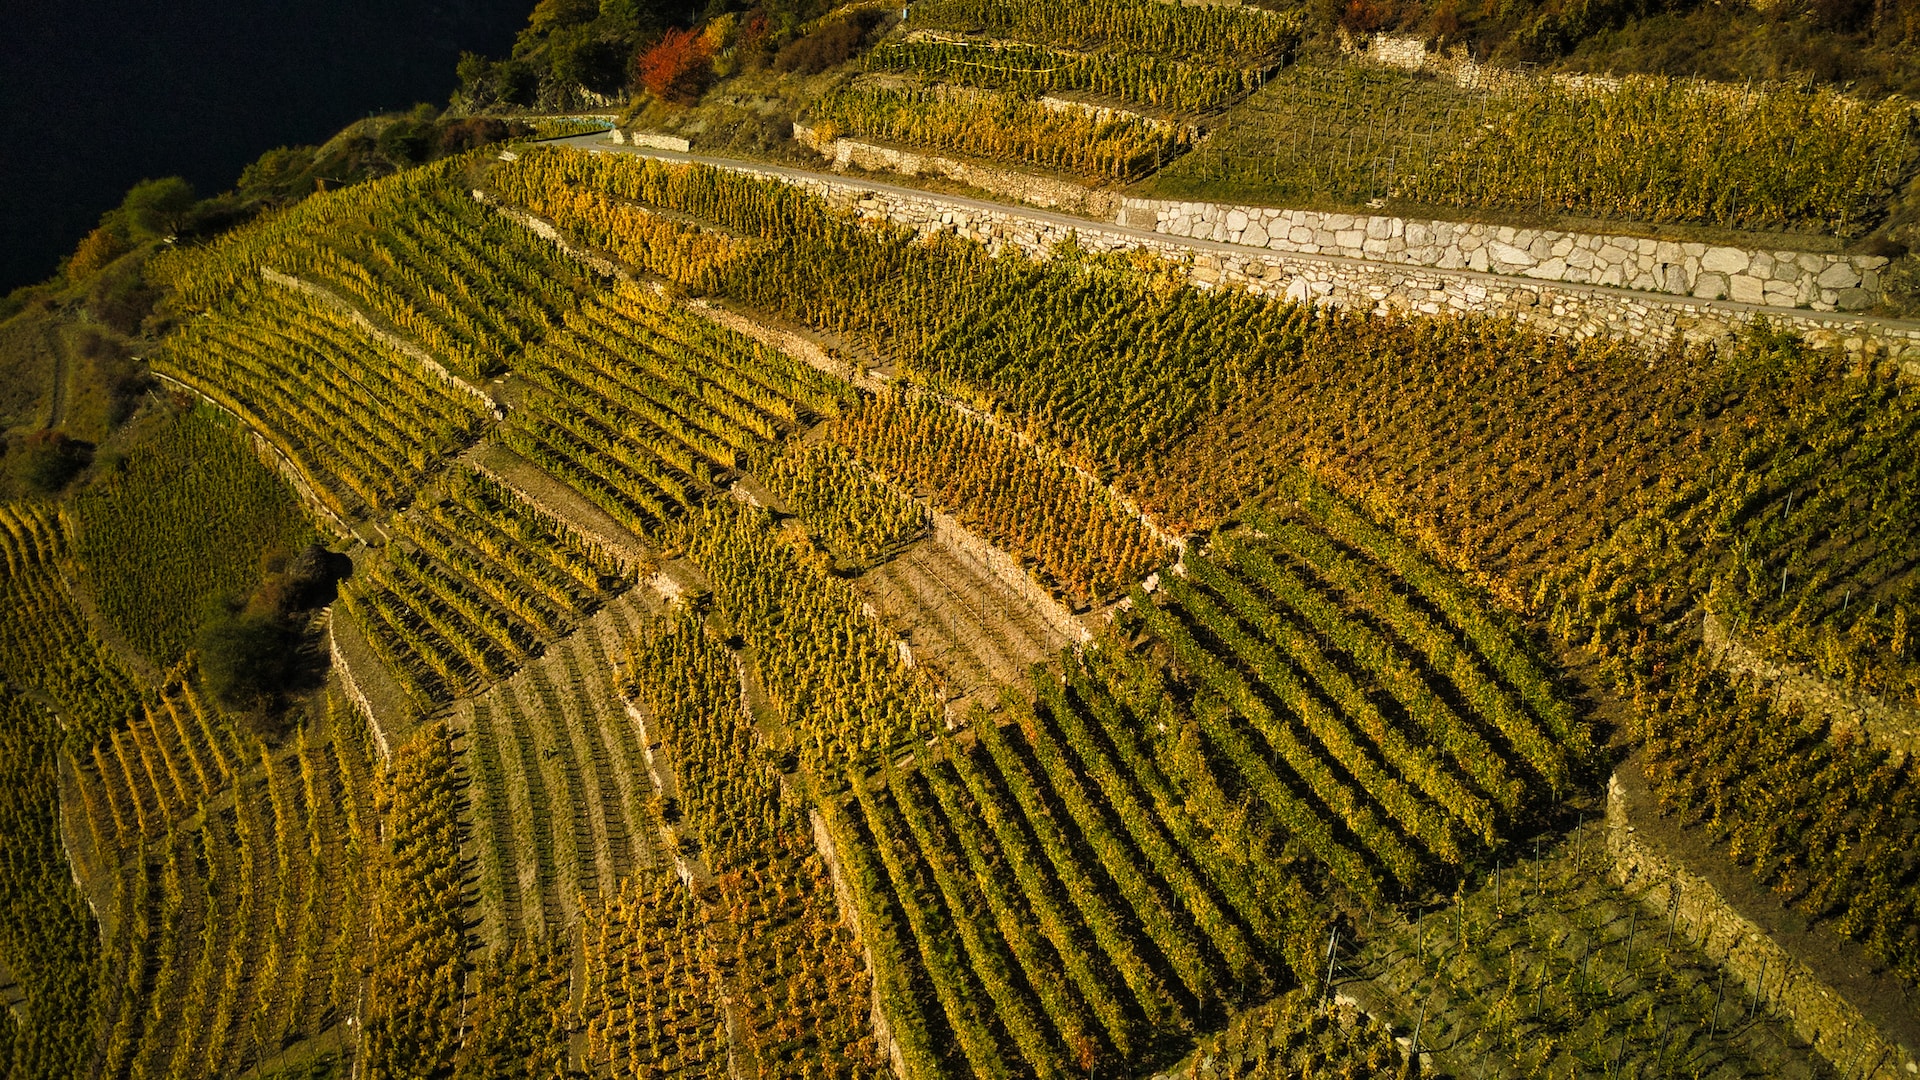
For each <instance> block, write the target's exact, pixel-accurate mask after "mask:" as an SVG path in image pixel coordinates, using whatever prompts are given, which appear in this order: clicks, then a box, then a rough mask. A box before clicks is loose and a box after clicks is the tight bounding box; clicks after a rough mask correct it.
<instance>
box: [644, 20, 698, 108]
mask: <svg viewBox="0 0 1920 1080" xmlns="http://www.w3.org/2000/svg"><path fill="white" fill-rule="evenodd" d="M712 65H713V54H712V53H711V52H710V51H709V47H708V44H707V41H706V39H705V37H704V36H703V35H701V34H700V33H699V32H698V31H695V30H669V31H667V32H666V33H665V34H664V35H662V36H661V38H660V40H659V41H656V42H654V44H653V47H652V48H649V49H648V50H647V51H646V52H643V53H641V54H640V56H639V58H638V59H637V60H636V61H635V62H634V67H635V69H636V71H635V73H636V74H637V75H638V77H639V79H640V85H642V86H644V87H646V88H647V92H648V93H650V94H652V95H653V96H654V97H657V98H659V99H661V100H662V101H672V102H678V103H682V104H685V103H689V102H692V101H693V100H694V99H696V98H698V97H699V96H700V91H702V90H704V89H706V85H707V78H708V76H710V75H711V74H712V72H713V66H712Z"/></svg>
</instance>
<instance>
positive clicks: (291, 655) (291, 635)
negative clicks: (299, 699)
mask: <svg viewBox="0 0 1920 1080" xmlns="http://www.w3.org/2000/svg"><path fill="white" fill-rule="evenodd" d="M299 646H300V634H299V631H298V629H296V628H295V627H294V625H293V624H291V623H290V622H289V621H288V620H286V619H283V618H281V617H280V616H279V615H277V614H274V613H272V612H259V613H253V614H243V615H228V616H225V617H222V618H217V619H215V620H214V621H213V622H212V623H210V624H209V625H208V626H207V628H206V629H205V630H203V631H201V634H200V675H201V678H202V679H203V680H204V681H205V682H206V686H207V690H208V691H209V692H210V693H212V694H213V696H214V698H215V699H216V700H218V701H219V702H220V703H221V704H222V705H225V706H226V707H228V708H230V709H234V710H236V711H240V712H264V711H267V710H269V709H271V708H272V707H273V705H274V704H275V703H276V702H277V701H278V700H279V698H280V696H281V694H282V693H283V692H285V691H286V690H288V689H289V688H290V684H291V683H292V681H293V679H294V676H295V674H296V673H297V672H298V664H299V660H298V653H299Z"/></svg>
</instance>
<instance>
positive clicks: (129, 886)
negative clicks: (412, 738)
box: [67, 683, 378, 1076]
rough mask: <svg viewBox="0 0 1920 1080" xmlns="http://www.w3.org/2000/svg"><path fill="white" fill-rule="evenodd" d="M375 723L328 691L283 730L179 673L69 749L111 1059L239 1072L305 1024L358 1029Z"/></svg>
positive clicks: (73, 809)
mask: <svg viewBox="0 0 1920 1080" xmlns="http://www.w3.org/2000/svg"><path fill="white" fill-rule="evenodd" d="M360 727H361V721H360V719H359V718H358V716H357V715H355V714H354V713H353V711H352V709H351V707H349V706H347V705H346V704H345V703H344V702H343V701H342V700H341V699H339V698H337V697H332V696H330V697H329V698H328V701H327V714H326V718H325V721H324V723H322V724H321V725H319V726H316V727H314V728H310V729H307V730H305V731H302V732H300V733H299V734H298V735H297V736H295V737H294V738H292V739H290V740H288V743H287V744H286V745H283V746H279V747H269V746H267V745H266V744H264V743H262V742H261V741H260V740H259V739H257V738H255V737H252V736H249V735H246V734H245V733H243V732H241V731H239V730H237V729H236V728H235V727H234V726H233V724H232V720H231V718H229V717H226V716H222V715H219V714H217V713H214V712H212V711H211V710H210V709H209V707H208V706H207V705H206V704H205V702H203V701H202V700H201V699H200V697H199V696H198V695H197V694H196V693H195V692H194V690H193V689H192V687H191V685H190V684H187V683H175V684H171V685H170V686H169V687H168V688H167V689H166V690H165V691H164V693H163V694H162V696H161V698H160V699H159V700H158V701H157V702H155V703H153V704H151V705H148V706H147V707H146V709H145V714H144V715H143V716H142V717H141V718H139V719H137V720H135V721H133V722H132V723H131V724H129V725H127V727H125V728H124V729H120V730H116V731H114V732H113V733H112V734H111V735H110V736H109V737H108V738H106V739H103V740H102V741H100V742H98V743H95V744H94V745H93V746H92V747H90V748H88V749H87V750H86V751H85V752H84V753H83V754H80V755H76V757H77V759H76V760H73V761H72V762H71V763H70V764H69V765H68V766H67V768H68V770H69V774H70V775H71V776H72V777H73V781H72V784H73V788H74V789H75V790H76V791H77V794H78V801H77V803H76V804H74V805H72V806H70V807H69V808H68V814H69V819H70V820H74V821H76V822H77V824H76V825H75V826H74V828H75V830H76V831H77V832H78V833H79V836H80V837H81V838H82V839H80V840H79V841H78V842H79V843H81V844H82V845H84V846H83V852H84V853H79V852H77V853H76V855H75V858H76V861H77V863H78V865H79V866H80V867H81V868H82V869H83V872H84V873H85V875H86V876H87V877H88V878H89V879H91V880H92V881H93V882H94V883H96V887H98V888H101V889H103V890H104V892H105V895H104V896H103V897H102V898H101V899H100V900H98V901H96V903H97V906H98V910H99V913H100V918H101V922H102V925H103V936H104V938H105V941H106V947H105V951H104V957H103V961H102V962H103V963H104V964H105V965H106V970H107V971H109V972H111V973H112V975H111V978H110V979H109V981H108V986H109V987H110V988H111V989H110V990H109V991H108V992H106V993H105V994H103V995H102V996H101V998H100V999H99V1002H98V1004H99V1008H100V1009H101V1014H102V1024H103V1031H104V1035H103V1044H102V1067H103V1068H104V1069H106V1071H107V1073H108V1075H113V1076H121V1075H166V1076H190V1075H212V1074H222V1073H236V1072H239V1071H241V1070H242V1069H245V1068H251V1067H254V1066H257V1065H259V1064H262V1063H265V1062H268V1061H270V1060H271V1059H272V1058H273V1056H274V1055H275V1054H277V1053H278V1052H279V1050H280V1049H282V1048H283V1047H285V1046H286V1045H288V1044H289V1043H292V1042H294V1041H296V1040H323V1039H332V1040H333V1045H334V1046H335V1047H336V1048H337V1047H339V1046H341V1045H343V1040H342V1033H341V1032H340V1031H339V1030H338V1025H339V1024H340V1023H341V1021H342V1019H343V1018H344V1017H345V1016H346V1015H347V1013H348V1011H349V1010H350V1009H352V1008H353V1007H354V1003H355V1002H356V1001H357V1000H358V997H359V994H360V977H359V964H360V961H361V958H362V957H363V956H364V955H365V952H364V950H365V949H366V947H367V940H368V939H367V936H366V935H367V912H368V910H369V905H370V903H371V895H370V888H371V882H370V879H369V877H368V871H367V863H366V860H365V854H366V853H367V852H369V851H371V850H372V849H373V848H374V847H375V846H376V844H377V843H378V837H377V832H376V829H377V819H376V816H375V809H374V807H373V804H372V800H371V798H370V788H369V785H370V782H371V769H372V766H371V765H370V763H369V761H368V752H367V748H366V745H365V742H364V739H363V737H362V736H361V735H360V734H358V730H359V729H360ZM310 1045H312V1044H310Z"/></svg>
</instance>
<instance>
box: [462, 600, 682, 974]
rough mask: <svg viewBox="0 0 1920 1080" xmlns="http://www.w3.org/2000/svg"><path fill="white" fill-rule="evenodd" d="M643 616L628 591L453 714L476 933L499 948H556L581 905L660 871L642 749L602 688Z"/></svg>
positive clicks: (600, 903)
mask: <svg viewBox="0 0 1920 1080" xmlns="http://www.w3.org/2000/svg"><path fill="white" fill-rule="evenodd" d="M645 619H646V616H645V614H644V613H643V612H642V611H641V610H640V609H639V608H638V607H637V606H636V602H635V600H634V598H633V597H632V595H631V594H628V595H625V596H623V597H621V598H620V599H617V600H615V601H614V602H612V603H610V604H608V605H607V606H606V607H604V608H602V609H601V610H600V611H599V612H598V613H597V614H596V615H594V616H593V617H592V618H591V619H589V620H587V621H585V622H583V623H582V624H581V625H580V627H579V629H578V630H576V631H575V632H574V633H572V634H571V635H569V636H568V637H567V638H566V639H565V640H563V641H561V642H558V643H556V644H554V645H552V646H550V647H549V648H548V649H547V651H546V653H545V654H544V655H543V656H542V657H541V658H540V659H539V660H537V661H535V662H533V663H531V664H529V665H528V666H526V667H525V668H523V669H522V670H521V671H520V672H519V673H518V674H516V675H514V676H513V677H512V678H510V679H507V680H505V681H504V682H501V683H499V684H498V685H496V686H495V687H493V688H492V689H491V690H489V691H488V692H486V693H485V694H482V695H480V696H478V697H475V698H473V699H471V700H470V701H468V702H465V703H463V704H462V706H461V707H460V708H459V709H458V710H457V711H456V717H457V720H456V722H455V724H454V729H455V731H456V732H457V733H458V734H459V735H460V736H461V740H460V744H459V748H460V752H461V757H462V767H463V769H464V771H465V773H466V775H467V776H468V777H469V778H470V780H471V783H472V786H471V788H470V789H469V790H468V792H467V795H466V818H467V826H466V831H467V835H468V837H469V840H468V845H470V847H469V850H470V852H471V854H470V855H469V857H470V858H471V859H473V860H474V862H475V864H476V866H477V882H476V884H475V886H474V888H475V891H476V892H477V898H478V901H479V907H480V911H481V925H480V927H479V929H478V935H479V937H480V939H481V940H482V941H484V942H485V943H486V944H487V945H488V946H489V947H490V948H491V949H493V950H494V951H495V952H496V953H501V952H504V951H505V950H506V949H508V948H510V947H511V946H512V945H513V944H515V943H518V942H526V941H542V940H544V941H548V942H553V941H563V940H565V938H566V935H567V934H568V932H569V930H570V928H571V927H572V926H573V924H574V922H575V920H576V919H578V918H580V914H581V910H582V906H583V905H589V906H592V907H593V908H594V910H595V911H604V910H605V909H606V908H607V905H610V904H613V903H614V902H615V900H616V897H618V896H620V895H621V894H622V891H623V890H624V889H625V888H626V885H625V884H624V883H627V882H630V881H634V882H639V881H644V880H645V879H646V878H647V877H648V875H649V872H657V871H658V870H659V869H660V867H661V862H662V859H663V856H662V855H661V853H660V852H659V850H658V849H659V844H660V840H659V835H658V832H657V828H658V825H657V821H656V814H657V810H656V809H655V808H654V805H653V793H652V790H651V788H650V786H649V784H648V781H647V778H646V762H645V755H644V748H643V745H642V741H641V737H640V735H639V733H638V732H637V731H636V730H635V727H634V725H633V723H632V722H631V721H630V720H629V719H628V718H627V716H626V713H625V712H624V710H623V709H622V708H621V705H620V701H619V698H618V697H617V695H616V694H615V692H614V686H613V681H612V680H613V664H614V658H615V657H618V656H622V655H624V652H625V649H626V646H627V643H629V642H631V641H632V640H633V639H634V637H635V635H636V634H637V633H639V632H640V626H641V625H642V623H643V622H644V621H645ZM629 900H632V898H631V897H629ZM635 902H637V901H635Z"/></svg>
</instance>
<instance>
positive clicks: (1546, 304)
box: [599, 150, 1920, 377]
mask: <svg viewBox="0 0 1920 1080" xmlns="http://www.w3.org/2000/svg"><path fill="white" fill-rule="evenodd" d="M599 152H601V153H605V152H607V151H604V150H602V151H599ZM702 163H703V164H707V165H710V166H712V167H716V168H723V169H727V170H729V171H733V172H740V173H746V174H749V175H755V176H760V177H764V178H766V179H769V180H776V181H779V182H781V183H785V184H790V185H792V186H795V187H798V188H801V189H803V190H806V191H810V192H813V193H814V194H816V195H819V196H820V197H821V198H823V199H824V200H825V201H826V202H827V203H828V204H829V205H831V206H835V207H839V208H841V209H843V210H846V211H848V212H850V213H853V214H855V215H856V216H858V217H860V218H862V219H865V220H870V221H884V222H887V223H890V224H893V225H899V226H904V227H907V228H911V229H913V230H915V231H916V232H919V233H920V234H921V235H925V236H931V235H936V234H948V235H954V236H959V237H962V238H964V239H968V240H973V241H976V242H978V243H981V244H985V245H986V246H987V247H988V248H990V249H991V250H995V251H1002V250H1008V249H1012V250H1018V251H1021V252H1024V253H1026V254H1028V255H1031V256H1034V257H1046V256H1048V255H1049V254H1051V252H1052V251H1053V249H1054V248H1055V247H1056V246H1057V245H1059V244H1060V243H1062V242H1065V241H1067V240H1069V239H1071V240H1073V241H1074V242H1076V243H1078V244H1079V245H1080V246H1081V247H1082V248H1085V249H1089V250H1093V251H1127V250H1144V251H1148V252H1152V253H1154V254H1156V255H1159V256H1161V257H1163V258H1165V259H1168V260H1171V261H1173V262H1175V263H1178V264H1182V265H1184V266H1185V268H1186V273H1187V276H1188V278H1189V279H1190V280H1192V281H1193V282H1194V283H1195V284H1198V285H1200V286H1202V287H1209V288H1212V287H1225V288H1237V289H1245V290H1247V291H1248V292H1252V293H1255V294H1257V295H1261V296H1273V297H1284V298H1287V299H1294V300H1303V301H1310V302H1313V303H1316V304H1322V305H1326V306H1330V307H1337V308H1345V309H1351V310H1361V311H1372V312H1377V313H1381V314H1425V315H1438V314H1443V313H1455V314H1469V313H1472V314H1482V315H1496V316H1507V317H1510V318H1512V319H1514V320H1515V321H1517V322H1520V323H1522V324H1525V325H1528V326H1532V327H1535V328H1537V329H1540V330H1544V331H1546V332H1549V333H1561V334H1570V335H1573V336H1577V337H1592V336H1596V335H1602V334H1605V335H1612V336H1618V337H1625V338H1630V339H1632V340H1635V341H1638V342H1642V343H1645V344H1647V345H1649V346H1654V347H1659V346H1664V345H1667V344H1670V343H1675V342H1684V343H1689V344H1698V343H1705V342H1710V341H1716V340H1722V339H1725V338H1728V337H1731V336H1733V335H1734V334H1736V333H1738V332H1739V331H1740V330H1742V329H1743V328H1745V327H1747V326H1749V325H1751V324H1753V323H1756V322H1764V323H1769V324H1772V325H1774V326H1776V327H1778V328H1780V329H1783V330H1788V331H1792V332H1796V333H1799V334H1802V335H1804V336H1805V337H1806V339H1807V340H1808V341H1809V342H1810V343H1811V344H1813V345H1815V346H1817V347H1826V346H1838V347H1841V348H1843V349H1845V350H1846V351H1847V352H1849V353H1851V354H1854V355H1865V356H1872V357H1882V358H1894V359H1898V360H1900V361H1901V362H1902V363H1903V364H1904V365H1905V366H1906V368H1907V370H1908V371H1909V372H1911V373H1912V374H1913V375H1914V376H1916V377H1920V322H1901V321H1895V320H1888V319H1875V318H1867V317H1860V316H1852V315H1846V314H1841V313H1823V312H1816V311H1804V310H1795V309H1792V308H1777V307H1765V306H1761V305H1754V304H1746V303H1740V302H1736V301H1727V300H1707V299H1703V298H1696V297H1679V296H1666V295H1661V294H1659V293H1647V292H1636V291H1633V290H1630V289H1625V288H1617V287H1612V286H1603V285H1590V284H1581V283H1572V282H1557V281H1548V280H1535V279H1529V278H1525V277H1516V276H1508V275H1502V274H1495V273H1492V272H1483V271H1476V270H1472V269H1470V268H1462V269H1441V268H1439V267H1437V266H1435V267H1424V266H1415V265H1405V264H1395V263H1388V262H1382V261H1376V260H1373V259H1358V258H1353V257H1349V256H1344V255H1328V254H1308V253H1294V252H1284V251H1275V250H1272V249H1260V248H1254V247H1250V246H1244V245H1237V244H1231V243H1223V242H1219V241H1213V240H1194V239H1190V238H1189V239H1182V238H1178V237H1174V236H1170V235H1165V234H1162V233H1159V232H1157V231H1149V230H1143V229H1137V228H1133V227H1128V226H1124V225H1113V226H1110V225H1103V224H1102V223H1100V222H1097V221H1086V220H1081V219H1077V218H1070V217H1066V216H1064V215H1059V214H1050V213H1047V212H1046V211H1041V210H1032V211H1027V210H1022V209H1021V208H1019V207H1013V206H1003V205H1000V204H989V203H983V202H981V201H979V200H974V199H962V198H959V197H956V196H948V195H941V194H937V193H934V192H923V191H912V190H905V189H898V188H891V187H876V186H874V185H869V184H862V183H860V182H859V181H856V180H851V179H842V178H839V177H831V176H825V175H821V174H817V173H802V172H797V171H794V170H788V169H780V168H777V167H763V166H758V165H753V164H749V163H746V162H736V161H720V160H712V159H703V160H702Z"/></svg>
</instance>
